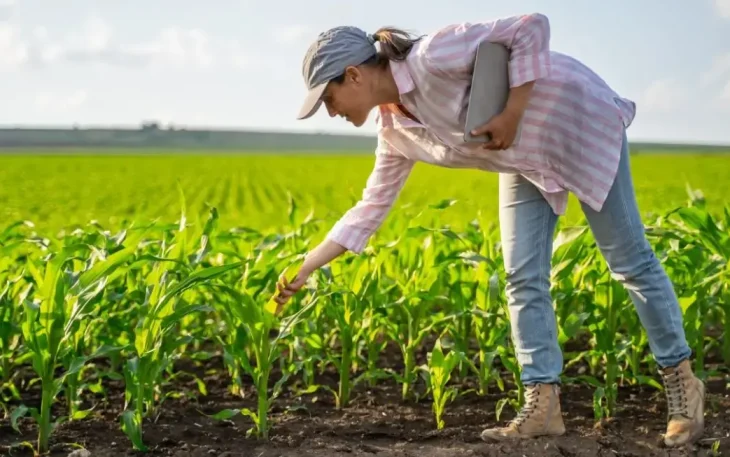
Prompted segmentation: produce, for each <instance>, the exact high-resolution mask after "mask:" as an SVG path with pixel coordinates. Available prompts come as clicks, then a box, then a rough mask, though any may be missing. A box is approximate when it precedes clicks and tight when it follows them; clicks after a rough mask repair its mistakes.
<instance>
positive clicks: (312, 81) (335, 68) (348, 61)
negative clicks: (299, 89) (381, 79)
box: [297, 26, 377, 119]
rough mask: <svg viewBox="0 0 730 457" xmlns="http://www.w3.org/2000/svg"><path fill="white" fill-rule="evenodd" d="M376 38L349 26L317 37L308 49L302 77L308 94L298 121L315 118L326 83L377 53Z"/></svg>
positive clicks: (335, 28)
mask: <svg viewBox="0 0 730 457" xmlns="http://www.w3.org/2000/svg"><path fill="white" fill-rule="evenodd" d="M375 41H376V38H375V37H374V36H373V35H370V34H368V33H366V32H365V31H363V30H361V29H359V28H357V27H352V26H339V27H334V28H332V29H329V30H327V31H325V32H322V33H320V34H319V36H318V37H317V39H316V40H315V42H314V43H312V44H311V45H310V46H309V49H308V50H307V53H306V55H305V56H304V63H303V64H302V75H303V76H304V83H305V84H306V86H307V89H308V92H307V96H306V98H305V99H304V103H303V104H302V107H301V109H300V111H299V116H298V117H297V119H306V118H308V117H311V116H312V115H314V113H316V112H317V110H318V109H319V107H320V106H321V105H322V98H321V97H322V93H323V92H324V90H325V88H326V87H327V83H328V82H329V81H330V80H331V79H333V78H336V77H338V76H340V75H342V74H343V73H344V72H345V69H346V68H347V67H349V66H351V65H360V64H361V63H363V62H365V61H366V60H368V59H369V58H371V57H372V56H374V55H375V53H376V52H377V50H376V48H375Z"/></svg>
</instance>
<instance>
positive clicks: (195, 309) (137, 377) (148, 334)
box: [121, 196, 241, 451]
mask: <svg viewBox="0 0 730 457" xmlns="http://www.w3.org/2000/svg"><path fill="white" fill-rule="evenodd" d="M181 199H182V200H183V211H182V216H181V218H180V222H179V225H178V229H177V231H176V232H175V233H174V235H173V239H172V240H171V241H170V242H169V244H168V243H167V242H166V240H163V241H162V242H161V246H160V253H159V256H151V257H145V258H144V259H142V260H140V261H138V262H136V263H135V264H133V265H132V266H130V268H131V269H136V268H143V267H145V268H146V267H148V266H150V265H151V270H150V271H147V270H145V276H144V283H143V286H144V294H143V295H140V294H133V296H134V297H142V298H143V299H144V302H143V303H141V304H139V305H140V306H139V307H138V309H139V311H140V316H139V320H138V322H137V325H136V326H135V327H134V330H133V332H134V337H133V344H132V345H130V346H131V347H130V348H129V350H130V351H131V357H130V358H129V359H128V360H127V363H126V365H125V367H124V379H125V397H124V412H123V413H122V418H121V421H122V431H123V432H124V433H125V434H126V435H127V437H128V438H129V440H130V441H131V442H132V445H133V446H134V448H135V449H136V450H140V451H146V450H147V449H148V448H147V446H146V445H145V443H144V440H143V432H142V428H143V427H142V426H143V420H144V419H145V418H148V417H151V416H154V415H156V412H157V410H158V409H159V407H160V405H161V403H162V401H163V400H164V398H166V396H165V397H163V396H162V392H161V390H162V389H161V387H162V384H163V374H164V373H165V372H167V371H168V370H170V369H171V366H172V362H173V358H174V355H175V352H176V351H177V350H178V349H179V348H180V347H181V346H183V345H185V344H187V343H190V342H191V341H192V340H193V337H192V336H191V335H185V334H184V333H183V332H181V327H180V323H181V322H182V321H183V319H184V318H185V317H186V316H188V315H190V314H194V313H201V312H206V311H212V310H213V309H212V308H211V307H210V306H208V305H205V304H202V303H200V302H199V301H200V297H201V295H199V294H193V293H189V292H190V291H191V289H202V288H204V287H206V286H210V285H211V284H212V283H213V281H214V280H215V279H217V278H219V277H220V276H222V275H224V274H226V273H228V272H231V271H233V270H237V269H240V267H241V262H233V263H229V264H224V265H214V266H207V267H202V268H199V267H200V266H201V265H202V263H203V260H204V259H205V255H206V253H207V249H206V246H207V241H208V240H209V239H210V237H211V236H212V233H213V232H214V230H215V226H216V224H215V222H216V220H217V212H216V211H215V210H212V211H211V214H210V217H209V218H208V220H207V222H206V224H205V225H204V227H202V228H200V229H199V232H200V233H199V234H198V235H197V236H196V235H192V236H191V235H190V230H189V228H188V226H187V221H186V217H185V210H184V208H185V206H184V197H182V196H181ZM191 239H197V240H199V243H200V249H199V250H198V251H197V252H194V251H192V246H191V244H190V240H191ZM196 268H199V269H197V270H195V269H196Z"/></svg>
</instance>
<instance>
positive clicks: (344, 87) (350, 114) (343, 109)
mask: <svg viewBox="0 0 730 457" xmlns="http://www.w3.org/2000/svg"><path fill="white" fill-rule="evenodd" d="M372 83H373V72H371V71H362V69H361V68H358V67H348V68H347V69H346V70H345V74H344V80H343V81H342V82H337V81H332V82H330V83H329V85H328V86H327V89H325V91H324V93H323V94H322V101H323V102H324V105H325V106H326V107H327V112H328V113H329V115H330V117H334V116H340V117H343V118H345V119H346V120H347V121H348V122H350V123H351V124H353V125H354V126H355V127H360V126H361V125H363V124H364V123H365V121H367V118H368V115H369V114H370V111H371V110H372V109H373V108H374V107H375V103H373V100H374V97H373V91H372V87H373V84H372Z"/></svg>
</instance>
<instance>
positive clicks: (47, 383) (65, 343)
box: [22, 232, 144, 453]
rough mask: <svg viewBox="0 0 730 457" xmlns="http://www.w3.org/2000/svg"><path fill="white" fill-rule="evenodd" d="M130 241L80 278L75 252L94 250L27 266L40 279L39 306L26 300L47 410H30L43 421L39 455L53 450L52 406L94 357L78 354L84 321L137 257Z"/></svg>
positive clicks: (66, 251) (27, 329) (63, 253)
mask: <svg viewBox="0 0 730 457" xmlns="http://www.w3.org/2000/svg"><path fill="white" fill-rule="evenodd" d="M143 233H144V232H140V233H138V234H137V235H136V236H135V237H130V238H129V239H127V240H125V243H126V246H124V247H123V246H120V247H119V249H118V250H117V251H116V252H115V253H113V254H111V255H109V256H108V257H106V258H105V259H104V260H101V261H99V262H97V263H96V264H94V265H93V266H91V267H90V268H88V269H87V270H85V271H82V272H81V273H80V274H75V273H73V272H70V271H67V268H68V266H69V265H70V264H72V263H73V260H74V253H75V252H78V251H82V252H84V251H86V250H88V247H87V246H83V245H72V246H65V247H63V248H62V249H61V250H60V251H59V252H58V253H56V254H55V255H54V256H53V257H52V258H51V259H49V260H48V261H47V262H46V263H45V269H44V270H43V271H41V270H39V269H37V268H36V267H35V266H34V265H33V263H32V262H29V263H28V264H27V266H28V269H29V271H30V272H31V274H32V275H33V277H34V279H35V284H36V286H37V291H36V293H35V294H34V297H33V298H34V299H33V301H30V300H25V302H24V305H25V321H24V322H23V323H22V331H23V338H24V340H25V344H26V345H27V347H28V349H29V351H30V353H31V354H32V355H31V357H32V367H33V369H34V371H35V372H36V373H37V374H38V376H39V377H40V380H41V392H42V393H41V408H40V410H37V409H36V408H32V409H30V413H31V414H32V415H33V417H34V418H35V419H36V421H37V422H38V445H37V452H39V453H44V452H47V451H48V443H49V439H50V437H51V433H52V431H53V428H54V426H55V425H54V424H53V423H52V422H51V419H52V418H51V406H52V405H53V402H54V400H55V399H56V396H57V395H58V394H59V392H60V391H61V390H62V388H63V386H64V383H65V382H66V379H67V378H68V377H69V376H73V375H74V374H75V373H77V372H79V370H81V369H82V368H83V366H84V364H85V363H86V362H87V360H88V359H90V358H93V357H96V356H97V355H98V354H94V355H92V356H91V357H89V356H86V355H84V354H79V353H75V352H74V350H75V347H74V346H73V341H72V339H73V336H74V335H75V334H76V332H77V331H78V329H79V327H80V326H81V324H82V322H83V321H84V320H85V319H86V318H87V316H88V315H89V314H91V313H92V312H93V311H94V306H93V305H94V303H98V301H99V300H100V298H101V297H102V295H103V293H104V288H105V286H106V283H107V280H108V277H109V275H111V274H112V273H113V272H114V270H116V269H118V268H120V267H122V266H123V265H124V264H125V263H126V262H127V261H128V260H129V259H130V258H131V257H132V256H133V255H134V253H135V251H136V249H137V242H138V240H139V237H141V235H142V234H143ZM59 364H61V365H63V368H64V372H63V374H61V375H60V376H59V377H56V375H55V370H56V367H57V366H58V365H59Z"/></svg>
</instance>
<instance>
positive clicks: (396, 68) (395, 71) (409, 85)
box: [390, 60, 416, 95]
mask: <svg viewBox="0 0 730 457" xmlns="http://www.w3.org/2000/svg"><path fill="white" fill-rule="evenodd" d="M390 72H391V74H392V75H393V80H395V85H396V86H397V87H398V93H400V94H401V95H403V94H407V93H408V92H411V91H412V90H413V89H415V88H416V84H415V83H414V82H413V77H412V76H411V72H410V71H409V70H408V65H407V64H406V63H405V62H400V61H396V60H391V61H390Z"/></svg>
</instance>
